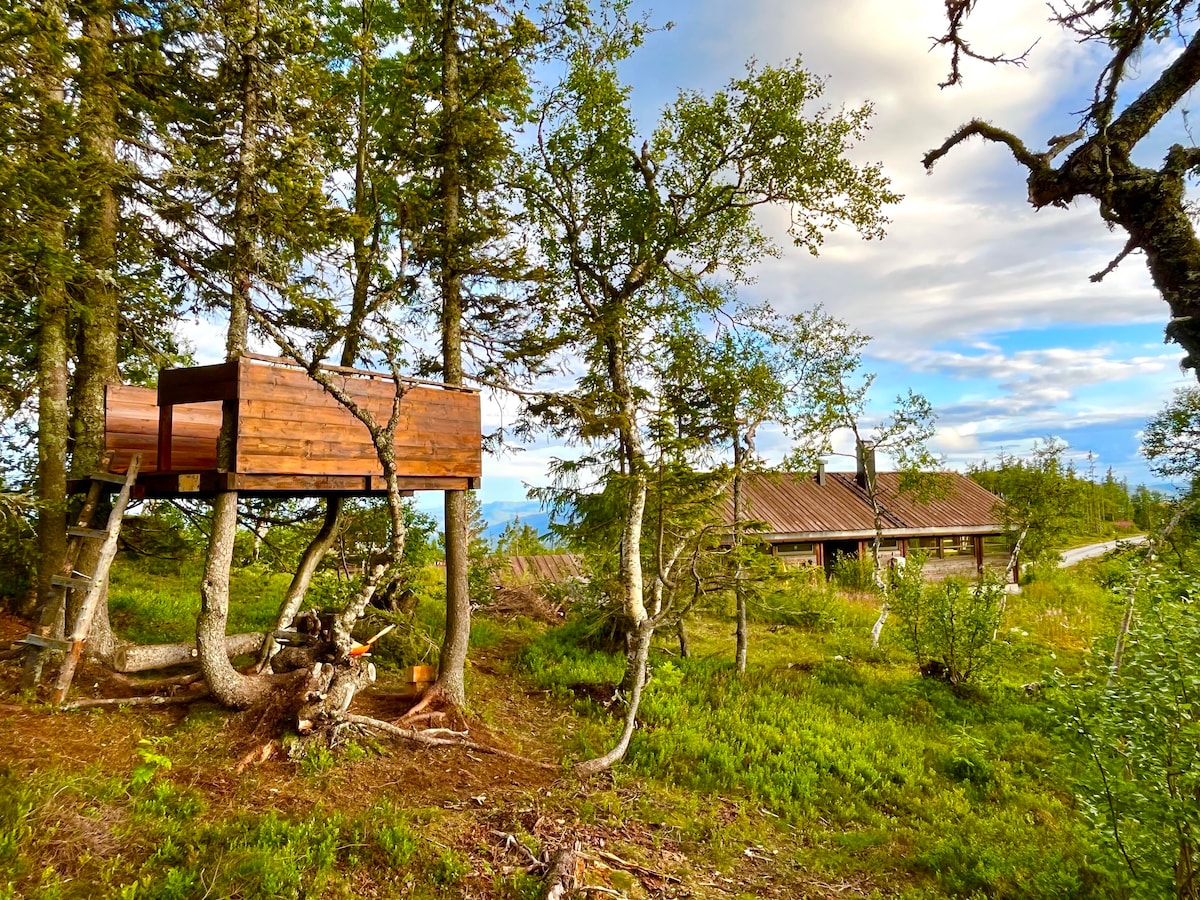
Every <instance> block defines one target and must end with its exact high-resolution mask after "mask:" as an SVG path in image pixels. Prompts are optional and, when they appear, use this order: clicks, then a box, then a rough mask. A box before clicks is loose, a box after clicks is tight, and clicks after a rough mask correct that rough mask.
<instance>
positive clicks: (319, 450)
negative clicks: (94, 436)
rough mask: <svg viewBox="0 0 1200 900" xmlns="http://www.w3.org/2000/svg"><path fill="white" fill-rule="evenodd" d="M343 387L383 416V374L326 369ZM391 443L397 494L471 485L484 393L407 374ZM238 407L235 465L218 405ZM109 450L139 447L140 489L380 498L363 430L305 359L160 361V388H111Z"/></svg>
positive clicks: (478, 469)
mask: <svg viewBox="0 0 1200 900" xmlns="http://www.w3.org/2000/svg"><path fill="white" fill-rule="evenodd" d="M322 368H323V370H324V371H325V372H327V373H328V374H329V375H330V376H331V377H333V378H334V379H336V381H337V382H338V384H339V386H340V387H341V388H343V389H345V391H346V392H347V393H348V394H349V395H350V396H351V397H353V398H354V399H355V400H356V401H357V402H359V403H362V404H364V405H365V407H366V408H367V409H369V410H370V411H371V413H372V415H373V416H374V417H375V420H376V421H377V422H379V423H380V424H381V425H384V424H386V423H387V421H388V417H389V415H390V414H391V410H392V403H393V398H394V397H395V393H396V381H395V379H394V378H393V377H392V376H390V375H384V374H381V373H379V372H370V371H366V370H363V369H352V368H347V367H344V366H323V367H322ZM400 387H401V389H402V390H403V391H404V396H403V399H402V400H401V402H400V419H399V422H398V424H397V426H396V434H395V444H394V445H395V451H396V463H397V468H398V470H399V475H400V488H401V490H402V491H405V492H411V491H445V490H473V489H475V488H477V487H478V486H479V481H480V477H481V475H482V472H483V468H482V467H483V453H482V446H481V427H480V408H479V393H478V391H476V390H474V389H472V388H462V387H454V386H450V385H444V384H440V383H438V382H431V381H418V380H408V379H402V380H401V384H400ZM226 404H229V405H230V406H231V407H232V408H231V412H232V413H233V414H235V415H236V416H237V435H236V438H235V443H234V448H233V454H232V458H233V460H234V463H233V467H232V468H231V469H228V470H223V469H218V468H217V436H218V433H219V432H220V429H221V417H222V414H223V408H224V406H225V405H226ZM104 437H105V447H106V449H107V451H108V453H109V456H110V467H111V468H112V470H113V471H114V472H124V471H125V470H126V468H127V467H128V465H129V460H130V457H131V456H132V455H133V454H134V453H139V452H140V453H141V454H142V460H143V462H142V473H141V475H140V476H139V480H138V484H139V486H140V493H141V494H142V495H143V496H146V497H152V498H167V497H195V496H211V495H213V494H216V493H218V492H220V491H239V492H241V493H244V494H246V495H248V496H274V497H287V496H314V495H316V496H321V495H326V496H328V495H337V494H343V495H382V494H384V493H385V490H386V487H385V484H384V479H383V468H382V467H381V466H380V464H379V460H378V457H377V456H376V454H375V448H374V446H373V444H372V443H371V436H370V433H369V432H368V431H367V427H366V426H365V425H363V423H362V422H360V421H359V420H358V419H357V418H355V416H354V415H353V414H352V413H351V412H350V411H349V410H348V409H346V408H345V407H344V406H342V405H341V404H340V403H339V402H338V401H337V400H336V399H334V397H333V396H332V395H330V394H329V392H328V391H326V390H325V389H324V388H323V387H322V386H321V385H320V384H318V383H317V382H316V381H314V380H313V379H312V378H310V377H309V375H308V373H307V372H306V371H305V370H304V369H303V368H302V367H300V366H298V365H296V364H294V363H291V362H289V361H287V360H283V359H279V358H277V357H270V356H259V355H251V354H247V355H245V356H242V357H241V358H240V359H237V360H234V361H232V362H227V363H221V364H219V365H215V366H199V367H196V368H189V369H164V370H162V371H161V372H160V373H159V378H158V388H157V390H155V389H154V388H144V387H134V386H131V385H110V386H109V387H108V393H107V397H106V400H105V424H104Z"/></svg>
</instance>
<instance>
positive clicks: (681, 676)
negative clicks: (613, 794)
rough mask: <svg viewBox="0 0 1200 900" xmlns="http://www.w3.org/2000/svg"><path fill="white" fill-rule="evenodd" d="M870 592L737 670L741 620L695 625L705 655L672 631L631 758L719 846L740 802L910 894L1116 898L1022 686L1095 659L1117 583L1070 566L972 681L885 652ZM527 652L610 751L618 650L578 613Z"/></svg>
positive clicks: (1049, 728)
mask: <svg viewBox="0 0 1200 900" xmlns="http://www.w3.org/2000/svg"><path fill="white" fill-rule="evenodd" d="M778 602H779V601H778V600H777V606H776V607H775V608H776V609H778ZM874 602H876V601H873V600H871V599H870V598H869V597H856V598H854V599H852V600H849V601H847V600H834V601H831V602H829V603H827V604H826V606H825V608H824V610H823V613H822V615H821V616H820V617H819V619H820V621H821V622H822V623H823V625H824V627H821V628H815V629H814V628H809V629H806V628H789V629H784V630H782V631H779V630H777V631H775V632H769V631H764V630H761V629H756V632H755V634H754V636H753V640H752V642H751V645H750V650H751V665H750V670H749V671H748V673H747V675H745V676H742V677H738V676H737V675H736V674H735V673H734V672H733V670H732V667H731V665H730V657H731V655H732V640H731V635H730V633H729V632H730V630H731V629H730V625H729V623H728V621H726V620H710V621H708V622H706V623H700V624H696V625H693V627H692V645H693V649H694V651H695V655H694V657H693V658H690V659H678V658H674V657H671V658H667V657H666V656H665V655H664V654H665V651H666V649H667V647H666V646H665V645H662V646H661V648H660V652H659V653H658V654H656V657H655V669H654V676H653V678H652V681H651V683H650V685H649V686H648V688H647V691H646V696H645V701H644V705H643V709H642V713H641V716H640V718H641V720H642V722H643V726H644V727H643V728H642V729H640V730H639V731H638V732H637V733H636V735H635V737H634V740H633V742H632V744H631V747H630V753H629V761H628V765H629V767H630V769H631V770H632V771H633V772H634V773H636V774H637V775H638V776H639V777H640V778H642V779H644V780H646V781H648V782H653V783H657V784H659V785H661V786H662V788H663V790H664V791H665V792H666V794H668V795H669V796H671V797H673V798H674V801H673V802H674V803H675V804H677V805H678V806H679V807H680V808H682V809H685V810H687V809H690V808H692V807H695V810H696V811H695V813H694V815H693V814H691V813H689V814H688V815H685V816H683V817H682V821H684V822H686V823H687V824H682V825H681V826H680V827H682V828H684V829H685V830H686V832H687V833H688V834H689V836H690V837H691V838H692V839H693V840H696V841H704V842H707V843H709V844H710V845H712V846H713V848H714V850H715V849H716V848H718V847H719V846H720V845H721V843H722V842H721V841H720V840H719V838H718V837H717V835H718V834H719V832H720V831H721V830H722V829H721V825H720V822H719V815H718V813H717V812H715V811H716V810H719V809H720V804H721V801H722V800H725V801H730V802H733V803H735V804H737V805H738V806H739V807H740V808H741V809H744V810H751V811H759V813H760V817H763V818H765V821H767V822H771V823H773V827H771V828H769V829H758V830H757V831H758V834H757V840H758V841H760V842H761V843H764V844H766V843H773V844H776V845H779V846H785V847H790V850H789V852H790V854H791V861H792V863H793V864H794V865H797V866H801V867H803V868H804V869H806V870H808V871H823V872H826V873H828V874H829V877H831V878H833V877H844V876H845V874H846V873H847V872H848V871H850V872H856V873H857V874H858V875H860V876H862V877H867V878H870V879H872V880H874V879H883V878H884V877H885V876H889V873H890V877H897V876H898V877H899V879H900V881H901V882H902V883H904V884H905V885H906V888H905V891H904V892H903V893H902V895H903V896H913V897H918V896H938V897H940V896H950V897H972V896H987V897H1011V898H1019V897H1029V898H1037V897H1044V898H1062V897H1089V896H1103V891H1102V890H1101V888H1100V885H1101V884H1102V882H1103V880H1104V878H1103V874H1102V872H1101V871H1100V870H1099V869H1098V868H1097V864H1096V862H1095V856H1096V847H1095V844H1094V842H1093V840H1092V836H1091V835H1090V833H1089V832H1088V829H1087V827H1086V825H1085V823H1084V822H1083V820H1082V818H1081V817H1080V816H1079V815H1078V813H1077V811H1076V810H1075V809H1074V806H1073V800H1072V798H1071V797H1070V795H1069V794H1067V793H1065V792H1064V790H1063V785H1065V784H1068V783H1069V782H1070V780H1071V778H1072V773H1073V771H1074V770H1073V766H1074V763H1073V762H1072V761H1071V759H1070V755H1069V754H1068V753H1066V752H1065V749H1064V746H1063V745H1062V744H1061V743H1060V742H1059V740H1058V738H1057V737H1056V734H1055V728H1056V723H1055V722H1054V721H1053V720H1052V718H1051V717H1050V715H1049V714H1048V713H1047V711H1046V709H1045V703H1044V702H1043V700H1042V698H1041V697H1040V695H1038V694H1036V693H1034V694H1031V693H1029V692H1028V691H1027V690H1026V689H1025V687H1024V684H1025V683H1026V682H1028V681H1033V680H1036V679H1037V677H1038V676H1039V675H1040V674H1042V673H1044V672H1045V671H1046V670H1048V669H1052V668H1054V667H1055V666H1057V665H1060V664H1061V663H1062V661H1063V659H1064V658H1073V657H1075V656H1082V653H1083V649H1084V648H1083V646H1082V643H1083V640H1084V637H1083V636H1084V635H1087V634H1095V629H1097V628H1101V627H1107V626H1108V625H1109V624H1110V623H1111V618H1112V617H1111V608H1110V607H1111V605H1112V604H1111V602H1110V601H1109V600H1108V598H1107V595H1105V594H1104V592H1103V591H1101V590H1099V589H1098V588H1096V587H1095V586H1094V585H1093V586H1089V585H1087V584H1084V585H1079V584H1075V583H1074V582H1072V581H1071V580H1070V579H1069V578H1068V577H1066V576H1064V578H1063V579H1062V580H1060V581H1058V582H1055V583H1053V584H1045V585H1044V586H1043V587H1042V588H1040V589H1039V590H1038V591H1035V592H1034V595H1033V596H1031V597H1028V598H1020V599H1018V600H1016V602H1014V603H1013V604H1012V605H1010V608H1009V616H1008V621H1009V622H1011V623H1013V624H1012V626H1011V627H1013V628H1016V629H1017V631H1016V633H1015V634H1014V633H1012V632H1008V633H1006V634H1005V635H1003V637H1004V638H1005V639H1006V640H1005V645H1006V646H1005V650H1006V652H1005V654H1004V657H1003V659H1002V662H1001V666H1002V668H1000V669H999V670H998V671H997V673H996V675H995V676H994V677H993V678H992V679H991V680H990V681H989V682H988V683H987V684H985V685H984V686H982V687H978V688H974V689H969V690H956V689H952V688H951V686H949V685H946V684H944V683H941V682H937V681H932V680H928V679H923V678H920V677H919V676H917V675H916V673H915V671H914V668H915V666H914V664H913V662H912V660H911V658H910V657H908V656H907V654H906V653H905V651H903V650H902V649H901V648H900V647H899V645H898V643H891V642H887V641H885V645H884V647H883V648H882V650H881V651H877V652H872V651H871V650H870V648H869V645H868V643H867V638H866V635H867V633H868V631H869V629H870V624H871V622H872V621H873V620H874V617H875V615H876V610H875V608H874V606H873V604H874ZM1048 609H1052V610H1056V612H1054V613H1053V614H1052V615H1047V610H1048ZM1062 609H1066V610H1068V611H1069V612H1067V613H1065V614H1060V612H1059V611H1060V610H1062ZM1063 615H1065V617H1066V624H1065V625H1064V624H1063V622H1062V621H1061V618H1062V616H1063ZM775 617H776V618H778V616H775ZM830 623H832V624H830ZM1030 629H1032V631H1030ZM887 634H888V633H887V632H885V635H887ZM892 636H893V638H894V630H893V632H892ZM838 657H840V658H838ZM520 659H521V665H522V666H523V668H524V669H525V670H526V671H527V672H528V673H529V677H531V678H532V679H533V681H534V682H535V683H536V684H538V685H539V686H543V687H545V688H547V689H549V690H551V691H553V692H557V693H559V694H561V695H569V696H572V697H574V698H575V705H574V709H575V711H576V712H577V713H580V714H584V715H587V716H588V717H589V718H588V720H587V724H586V725H585V726H580V725H579V724H578V723H576V727H575V728H574V737H573V741H574V746H575V750H576V752H578V753H579V754H580V755H585V754H590V753H594V752H597V751H599V750H601V749H602V748H604V747H605V746H606V745H607V741H609V740H611V739H612V736H613V734H614V732H615V723H614V722H613V721H612V718H611V716H610V715H608V714H607V713H606V711H605V710H604V709H603V707H602V706H600V705H599V704H598V703H597V702H596V698H597V697H602V696H604V694H605V692H606V691H607V692H609V693H611V690H612V685H614V684H615V683H616V682H617V681H619V678H620V673H621V668H622V663H623V661H622V660H621V659H620V657H619V656H617V655H614V654H610V653H604V652H601V651H598V650H591V651H589V650H586V649H582V648H581V647H580V646H579V644H578V642H577V634H575V633H574V632H573V630H572V626H569V625H568V626H566V627H564V628H563V629H559V630H557V631H554V632H549V633H547V634H545V635H543V636H542V637H541V638H539V639H537V640H535V641H534V642H533V643H532V644H530V645H529V646H528V647H527V648H526V649H525V650H524V651H523V653H522V655H521V658H520ZM695 797H700V798H704V799H701V800H700V802H699V804H695V803H694V801H692V800H691V799H690V798H695ZM659 805H660V806H663V805H667V804H666V802H665V801H663V800H661V799H660V801H659ZM689 817H690V821H688V820H689ZM797 835H799V836H800V839H799V841H797V840H796V836H797Z"/></svg>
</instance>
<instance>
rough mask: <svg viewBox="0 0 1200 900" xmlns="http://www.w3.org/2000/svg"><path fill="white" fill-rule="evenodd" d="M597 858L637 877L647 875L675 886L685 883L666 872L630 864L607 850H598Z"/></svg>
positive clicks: (633, 863)
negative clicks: (672, 883)
mask: <svg viewBox="0 0 1200 900" xmlns="http://www.w3.org/2000/svg"><path fill="white" fill-rule="evenodd" d="M596 856H597V857H599V858H600V859H602V860H603V861H604V862H606V863H608V864H610V865H613V866H617V867H618V868H621V869H624V870H625V871H627V872H633V873H634V874H635V875H645V876H648V877H650V878H657V879H658V880H659V881H671V882H674V883H675V884H682V883H683V882H682V881H680V880H679V879H678V878H676V877H675V876H674V875H668V874H666V873H665V872H656V871H654V869H647V868H646V867H645V866H642V865H638V864H637V863H635V862H630V861H629V860H627V859H621V857H619V856H617V855H616V854H615V853H609V852H608V851H607V850H597V851H596Z"/></svg>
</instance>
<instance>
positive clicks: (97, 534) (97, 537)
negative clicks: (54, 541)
mask: <svg viewBox="0 0 1200 900" xmlns="http://www.w3.org/2000/svg"><path fill="white" fill-rule="evenodd" d="M67 536H68V537H81V538H90V539H91V540H94V541H102V540H104V539H105V538H106V537H108V532H107V531H105V530H104V529H103V528H68V529H67Z"/></svg>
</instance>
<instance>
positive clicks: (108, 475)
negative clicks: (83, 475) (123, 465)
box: [88, 472, 125, 484]
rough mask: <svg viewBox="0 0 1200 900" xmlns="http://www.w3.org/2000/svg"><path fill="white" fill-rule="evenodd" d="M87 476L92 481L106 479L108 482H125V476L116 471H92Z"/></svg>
mask: <svg viewBox="0 0 1200 900" xmlns="http://www.w3.org/2000/svg"><path fill="white" fill-rule="evenodd" d="M88 478H90V479H92V481H107V482H108V483H109V484H124V483H125V476H124V475H120V474H118V473H116V472H93V473H92V474H91V475H89V476H88Z"/></svg>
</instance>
